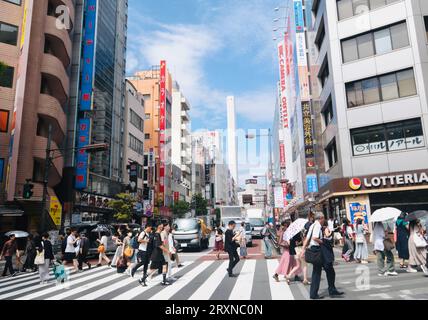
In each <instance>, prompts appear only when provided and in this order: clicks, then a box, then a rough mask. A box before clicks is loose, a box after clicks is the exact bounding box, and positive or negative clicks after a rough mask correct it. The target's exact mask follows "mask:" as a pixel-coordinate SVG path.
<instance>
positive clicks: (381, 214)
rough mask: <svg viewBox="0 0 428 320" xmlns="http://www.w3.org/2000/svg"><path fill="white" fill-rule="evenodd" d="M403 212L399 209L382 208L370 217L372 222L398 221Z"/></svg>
mask: <svg viewBox="0 0 428 320" xmlns="http://www.w3.org/2000/svg"><path fill="white" fill-rule="evenodd" d="M400 214H401V211H400V210H398V209H397V208H382V209H379V210H376V211H375V212H373V214H372V216H371V217H370V222H385V221H388V220H393V219H397V218H398V217H399V216H400Z"/></svg>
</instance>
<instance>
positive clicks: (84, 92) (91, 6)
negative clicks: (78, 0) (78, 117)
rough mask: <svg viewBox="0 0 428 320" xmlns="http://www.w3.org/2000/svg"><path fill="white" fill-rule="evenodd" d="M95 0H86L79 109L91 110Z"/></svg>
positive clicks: (95, 17) (95, 16) (95, 18)
mask: <svg viewBox="0 0 428 320" xmlns="http://www.w3.org/2000/svg"><path fill="white" fill-rule="evenodd" d="M96 7H97V0H86V9H85V31H84V36H83V61H82V80H81V87H80V91H81V95H80V111H91V110H92V91H93V79H94V56H95V27H96V20H97V10H96Z"/></svg>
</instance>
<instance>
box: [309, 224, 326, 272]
mask: <svg viewBox="0 0 428 320" xmlns="http://www.w3.org/2000/svg"><path fill="white" fill-rule="evenodd" d="M313 233H314V229H313V228H312V233H311V236H310V238H309V241H308V243H309V244H310V242H311V239H312V235H313ZM305 261H306V262H307V263H310V264H313V265H315V266H320V265H322V264H323V258H322V253H321V248H320V247H316V246H314V247H308V248H306V251H305Z"/></svg>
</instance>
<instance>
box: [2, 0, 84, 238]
mask: <svg viewBox="0 0 428 320" xmlns="http://www.w3.org/2000/svg"><path fill="white" fill-rule="evenodd" d="M75 29H76V21H75V3H74V2H73V1H69V0H64V1H54V0H17V1H0V61H1V64H2V67H1V71H0V72H1V73H2V74H1V76H0V232H2V231H5V230H13V229H18V228H19V229H23V230H28V231H35V230H38V229H39V226H40V217H41V214H40V213H41V212H42V208H41V204H42V194H43V180H44V171H45V164H46V160H45V159H46V151H45V150H46V148H47V144H48V135H49V127H51V129H52V130H51V133H52V134H51V136H52V141H51V146H50V149H52V150H56V151H55V152H53V153H52V155H53V158H54V160H53V162H52V165H51V166H50V170H49V172H48V184H47V187H48V188H47V197H46V203H47V204H49V202H50V200H51V199H54V197H57V196H59V194H58V191H59V189H58V186H59V184H60V182H61V180H62V178H63V174H64V171H63V169H64V151H63V150H61V149H62V148H63V146H64V141H65V136H66V134H67V110H68V108H69V104H68V102H69V99H70V63H71V58H72V41H71V39H72V37H73V32H74V30H75ZM27 179H31V180H32V183H33V184H34V189H33V192H34V194H33V195H32V197H31V199H24V197H23V196H24V195H23V189H24V185H25V183H26V180H27ZM52 225H53V223H52Z"/></svg>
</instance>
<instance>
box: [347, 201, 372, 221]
mask: <svg viewBox="0 0 428 320" xmlns="http://www.w3.org/2000/svg"><path fill="white" fill-rule="evenodd" d="M349 211H350V212H351V222H352V223H353V224H354V223H355V222H356V221H357V220H358V219H362V220H363V221H364V223H365V224H368V223H369V217H368V215H367V205H365V204H361V203H359V202H356V203H351V204H349Z"/></svg>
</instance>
